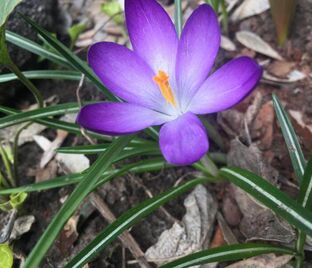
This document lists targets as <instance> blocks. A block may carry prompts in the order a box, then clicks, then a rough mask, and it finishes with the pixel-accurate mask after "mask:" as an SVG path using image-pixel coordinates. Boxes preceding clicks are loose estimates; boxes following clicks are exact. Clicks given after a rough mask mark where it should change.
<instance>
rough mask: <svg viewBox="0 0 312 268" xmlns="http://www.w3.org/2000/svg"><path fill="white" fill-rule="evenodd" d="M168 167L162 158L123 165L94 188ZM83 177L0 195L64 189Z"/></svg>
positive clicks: (19, 189) (51, 182)
mask: <svg viewBox="0 0 312 268" xmlns="http://www.w3.org/2000/svg"><path fill="white" fill-rule="evenodd" d="M166 167H170V165H169V164H167V163H166V162H165V161H164V159H163V158H152V159H148V160H142V161H139V162H136V163H132V164H127V165H124V166H123V167H122V168H120V169H113V170H107V171H105V172H104V173H103V174H102V175H101V177H100V179H99V181H98V182H97V183H96V185H95V188H96V187H98V186H100V185H101V184H103V183H104V182H106V181H108V180H110V179H112V178H115V177H118V176H122V175H124V174H126V173H127V172H131V173H144V172H151V171H158V170H161V169H163V168H166ZM84 176H85V172H84V173H77V174H70V175H65V176H60V177H57V178H54V179H51V180H48V181H43V182H38V183H34V184H28V185H25V186H20V187H16V188H9V189H0V195H7V194H13V193H20V192H25V193H26V192H27V193H29V192H38V191H44V190H51V189H54V188H58V187H64V186H67V185H71V184H76V183H79V182H80V181H81V180H82V179H83V178H84Z"/></svg>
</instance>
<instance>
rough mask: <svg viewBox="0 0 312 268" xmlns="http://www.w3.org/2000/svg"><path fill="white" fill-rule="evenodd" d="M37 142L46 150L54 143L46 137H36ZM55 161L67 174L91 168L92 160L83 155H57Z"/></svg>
mask: <svg viewBox="0 0 312 268" xmlns="http://www.w3.org/2000/svg"><path fill="white" fill-rule="evenodd" d="M34 140H35V142H36V143H37V144H38V145H39V146H40V147H41V148H42V149H43V150H44V151H48V150H50V148H51V144H52V142H51V141H49V140H48V139H47V138H46V137H44V136H38V135H37V136H35V137H34ZM55 159H56V160H57V161H58V163H59V164H60V166H61V168H62V171H65V172H66V173H79V172H82V171H84V170H86V169H87V168H89V167H90V160H89V159H88V158H87V157H86V156H85V155H82V154H60V153H57V154H55Z"/></svg>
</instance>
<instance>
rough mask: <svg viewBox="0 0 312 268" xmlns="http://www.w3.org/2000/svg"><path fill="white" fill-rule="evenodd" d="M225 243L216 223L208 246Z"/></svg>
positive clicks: (214, 246)
mask: <svg viewBox="0 0 312 268" xmlns="http://www.w3.org/2000/svg"><path fill="white" fill-rule="evenodd" d="M224 244H225V240H224V236H223V232H222V229H221V227H220V225H219V224H218V225H217V228H216V231H215V233H214V236H213V238H212V241H211V243H210V246H209V248H217V247H220V246H223V245H224Z"/></svg>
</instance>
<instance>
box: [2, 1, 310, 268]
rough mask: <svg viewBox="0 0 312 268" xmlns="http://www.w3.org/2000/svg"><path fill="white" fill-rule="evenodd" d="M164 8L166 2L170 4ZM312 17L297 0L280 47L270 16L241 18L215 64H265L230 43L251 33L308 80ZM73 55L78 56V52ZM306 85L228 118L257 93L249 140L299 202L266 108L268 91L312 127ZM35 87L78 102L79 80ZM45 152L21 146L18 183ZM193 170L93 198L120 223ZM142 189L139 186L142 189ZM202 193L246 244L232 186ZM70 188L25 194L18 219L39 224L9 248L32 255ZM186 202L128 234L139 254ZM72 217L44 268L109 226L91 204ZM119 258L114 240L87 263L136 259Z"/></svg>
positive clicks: (288, 87) (305, 142) (301, 131)
mask: <svg viewBox="0 0 312 268" xmlns="http://www.w3.org/2000/svg"><path fill="white" fill-rule="evenodd" d="M60 2H61V4H60V8H64V6H65V5H64V6H63V4H64V3H63V2H64V1H60ZM65 2H66V1H65ZM78 2H80V1H78ZM81 2H83V1H81ZM164 2H165V3H166V4H170V2H172V1H164ZM192 2H196V1H192ZM193 5H194V3H193ZM169 8H170V7H169ZM80 10H82V9H80ZM311 14H312V1H311V0H302V1H298V7H297V13H296V16H295V20H294V23H293V26H292V28H293V29H292V33H291V36H290V38H289V40H288V41H287V44H286V45H285V46H284V47H278V46H277V44H276V37H275V29H274V24H273V22H272V18H271V15H270V12H269V11H266V12H264V13H262V14H260V15H257V16H253V17H251V18H247V19H244V20H243V21H240V22H238V23H233V22H231V23H230V25H229V26H230V27H229V35H228V36H229V37H230V38H231V39H232V40H233V41H234V42H235V44H236V45H237V47H238V50H237V51H236V52H228V51H225V50H222V49H221V50H220V53H219V55H218V59H217V61H216V66H220V65H221V64H223V63H224V62H226V61H227V60H229V59H231V58H233V57H234V56H236V55H243V54H248V55H251V56H253V57H255V58H256V59H257V60H258V61H262V60H264V59H266V58H265V57H264V56H262V55H260V54H255V53H254V52H252V51H250V50H248V49H246V48H244V47H243V46H242V45H240V44H239V43H238V42H237V41H236V40H235V38H234V37H235V32H236V31H238V30H250V31H252V32H255V33H256V34H258V35H259V36H261V37H262V38H263V39H264V40H265V41H266V42H268V43H269V44H270V45H271V46H272V47H273V48H274V49H276V50H277V51H278V52H279V53H280V54H281V55H282V57H283V58H284V59H285V60H286V61H287V62H292V63H293V69H297V70H300V71H302V72H304V73H306V74H311V72H312V70H311V66H312V35H311V27H312V17H311ZM79 16H81V14H79ZM75 19H76V18H75V17H73V18H72V20H73V21H75ZM89 19H90V18H89ZM59 28H61V27H59ZM62 34H63V33H61V35H62ZM64 39H66V38H64ZM75 49H77V50H80V49H81V48H75ZM85 51H86V50H85V49H82V50H81V52H80V54H79V55H80V56H81V57H82V58H85ZM274 62H275V61H270V63H269V65H268V66H266V67H265V68H268V69H269V68H270V66H271V65H273V64H274ZM42 66H44V67H49V65H48V63H46V62H45V63H43V65H41V66H40V67H42ZM271 67H272V66H271ZM272 68H273V67H272ZM311 79H312V78H311V76H307V78H306V79H304V80H302V81H299V82H295V83H289V84H275V85H270V84H267V83H261V84H260V85H259V86H258V88H257V89H256V90H255V91H254V93H253V94H252V95H251V96H249V97H248V98H246V99H245V100H244V102H243V103H241V104H240V105H238V106H237V107H235V108H234V109H233V110H232V115H233V114H234V111H236V112H240V113H242V114H245V113H246V112H247V110H248V108H249V107H250V106H251V105H252V104H253V102H254V100H255V98H256V94H257V93H260V94H261V104H260V108H259V113H258V114H257V115H256V116H255V119H254V120H253V121H252V122H251V125H250V126H252V128H251V137H252V142H253V143H255V144H257V146H258V147H259V150H260V152H261V154H262V157H263V159H265V161H266V162H267V164H268V165H269V166H270V167H272V168H274V169H275V170H277V171H278V178H277V179H278V181H277V184H278V185H280V187H281V189H282V190H284V191H285V192H287V193H288V194H289V195H291V196H296V194H297V191H298V190H297V187H296V184H297V181H296V178H295V175H294V172H293V170H292V167H291V162H290V159H289V157H288V152H287V148H286V146H285V143H284V140H283V137H282V134H281V131H280V128H279V126H278V124H277V122H276V118H275V117H274V113H273V110H272V107H271V106H270V100H271V95H272V93H275V94H277V96H278V97H279V98H280V99H281V101H282V102H283V104H284V105H285V107H286V110H296V111H299V112H300V113H302V114H303V118H304V123H305V124H306V125H309V124H312V108H311V102H312V86H311ZM35 83H36V85H37V86H38V88H39V89H40V91H41V92H42V93H43V95H44V97H45V98H48V97H51V96H52V95H56V96H57V98H58V100H59V102H60V103H64V102H70V101H76V88H77V84H78V82H68V81H55V80H49V81H36V82H35ZM14 85H15V84H14ZM80 97H81V99H82V100H83V101H87V100H100V99H103V95H102V94H101V93H100V92H99V91H98V90H97V89H96V88H95V87H94V86H93V85H92V84H90V83H85V84H84V86H83V88H82V89H81V95H80ZM32 103H33V99H32V97H31V95H30V94H29V93H28V92H27V90H25V89H24V88H22V87H21V88H20V89H19V90H18V94H16V95H15V96H14V98H6V99H5V100H4V101H3V103H2V104H4V105H9V106H11V107H15V108H19V109H22V108H27V107H29V105H30V104H32ZM268 103H269V104H268ZM216 118H217V117H216V116H211V117H209V119H210V120H212V121H213V122H214V123H216V121H217V120H216ZM225 118H226V117H225ZM292 122H293V123H294V125H295V129H296V131H297V134H298V136H299V139H300V143H301V145H302V148H303V151H304V154H305V156H306V157H307V158H308V157H309V155H310V154H311V152H312V133H311V131H309V130H308V129H307V128H306V127H302V126H300V124H298V122H296V120H294V119H293V118H292ZM256 124H257V125H256ZM234 127H235V126H234ZM240 127H241V126H240V125H236V128H237V129H239V128H240ZM269 128H272V129H271V130H272V131H270V132H268V129H269ZM218 129H219V130H220V134H221V136H222V139H223V142H224V144H225V145H226V146H225V147H226V148H225V152H227V151H228V150H229V149H230V142H231V140H232V139H233V136H231V135H230V134H229V133H228V131H226V129H224V127H223V125H218ZM257 131H258V132H257ZM259 131H260V132H259ZM261 131H262V132H261ZM259 133H260V134H259ZM43 135H44V136H46V137H48V138H50V139H53V138H54V137H55V135H56V133H55V131H53V130H45V131H44V133H43ZM238 136H239V135H238ZM264 136H265V138H264ZM73 143H75V144H87V141H86V140H85V139H84V138H81V137H80V138H75V137H73V136H69V137H68V138H67V139H66V141H65V143H64V146H70V145H72V144H73ZM259 144H260V145H259ZM42 153H43V152H42V150H41V149H40V148H39V147H38V146H37V145H36V144H35V143H34V142H31V143H26V144H24V145H22V146H21V147H20V148H19V163H20V164H19V170H18V172H19V177H20V180H21V184H30V183H33V182H34V180H35V174H36V170H37V169H38V165H39V162H40V159H41V156H42ZM90 160H91V161H94V157H90ZM192 171H193V170H192V169H191V168H186V167H185V168H175V169H166V170H163V171H161V172H155V173H145V174H143V175H140V176H137V175H133V174H128V175H127V176H123V177H119V178H116V179H115V180H114V181H112V182H111V183H108V184H106V185H105V186H103V187H100V188H99V189H98V194H99V195H100V196H101V197H102V198H103V200H104V201H105V202H106V204H107V205H108V206H109V208H110V209H111V210H112V212H113V213H114V215H115V216H116V217H118V216H119V215H120V214H121V213H123V212H125V211H126V210H128V209H129V208H131V207H133V206H134V205H136V204H138V203H140V202H142V201H143V200H145V199H147V198H148V196H147V194H146V191H145V189H148V190H149V191H150V192H151V193H152V194H153V195H157V194H159V193H161V192H164V191H166V190H167V189H169V188H171V187H172V186H173V185H174V184H175V182H176V181H177V180H179V179H181V177H184V181H186V180H188V179H190V178H191V176H189V175H187V174H190V173H191V172H192ZM58 175H62V174H58ZM267 179H269V178H267ZM142 185H144V187H145V189H144V187H142ZM207 188H208V190H209V191H210V192H211V193H213V195H214V196H215V198H216V200H217V201H218V203H219V208H220V209H219V210H220V212H222V213H223V215H224V218H225V220H226V222H227V224H228V225H229V226H231V228H232V229H233V232H234V234H235V235H236V237H237V239H238V240H239V241H244V240H245V238H244V236H243V235H242V232H241V230H240V227H239V226H240V222H241V220H242V213H241V212H240V210H239V206H238V205H237V203H236V201H235V198H234V194H233V190H232V188H231V187H230V185H229V184H228V183H226V182H220V183H217V184H209V185H207ZM72 189H73V187H72V186H69V187H64V188H62V189H61V190H60V189H55V190H51V191H44V192H40V193H31V194H30V195H29V197H28V199H27V201H26V203H25V206H24V207H23V209H22V210H21V211H20V215H29V214H31V215H34V216H35V218H36V221H35V223H34V225H33V226H32V228H31V231H30V232H28V233H26V234H24V235H23V236H22V237H21V238H20V239H19V240H17V241H16V242H15V243H14V249H15V250H16V251H18V252H20V253H21V254H22V255H25V256H26V255H27V254H28V253H29V252H30V251H31V249H32V248H33V246H34V245H35V243H36V241H37V240H38V239H39V237H40V235H41V234H42V232H43V231H44V230H45V228H46V226H47V225H48V224H49V222H50V221H51V219H52V218H53V216H54V215H55V214H56V212H57V211H58V210H59V208H60V207H61V205H62V203H61V200H63V199H64V198H66V196H68V194H70V192H71V191H72ZM185 196H186V194H185V195H183V196H181V197H179V198H177V199H175V200H174V201H172V202H169V203H168V204H166V205H165V206H164V207H165V209H166V210H167V211H168V212H169V214H170V215H171V217H168V216H167V215H166V214H164V213H163V211H161V210H158V211H156V212H155V213H153V214H152V215H151V216H149V217H147V218H146V219H144V220H143V221H141V222H140V223H139V224H137V225H135V226H134V227H133V228H132V229H131V234H132V235H133V237H134V238H135V240H136V241H137V243H138V244H139V246H140V247H141V249H142V251H143V252H144V251H145V250H146V249H147V248H149V247H150V246H151V245H153V244H155V243H156V242H157V240H158V238H159V236H160V234H161V233H162V232H163V231H164V230H166V229H168V228H170V227H171V226H172V224H173V220H172V219H179V220H180V219H181V218H182V217H183V215H184V213H185V209H184V206H183V200H184V198H185ZM77 214H80V215H81V217H80V220H79V221H78V224H77V233H75V232H73V233H70V235H68V233H66V232H65V231H63V232H62V233H61V235H60V236H59V238H58V240H57V241H56V242H55V243H54V245H53V247H52V248H51V250H50V251H49V253H48V255H47V257H46V259H45V260H44V262H43V263H42V265H41V267H63V266H64V264H65V263H66V262H67V261H68V260H69V259H70V258H71V257H72V256H74V255H75V254H77V253H78V252H79V251H80V250H81V249H82V248H84V247H85V246H86V245H87V244H88V243H89V242H90V241H91V240H92V239H93V238H94V237H95V236H96V234H98V233H99V232H100V231H101V230H103V228H104V227H105V226H107V225H108V223H107V222H106V221H105V220H104V219H103V218H102V217H101V215H100V214H99V212H97V211H96V210H95V209H94V208H93V207H92V206H91V204H90V200H88V199H87V200H85V202H84V203H83V204H82V205H81V206H80V209H79V212H77ZM216 226H217V224H216ZM216 226H215V227H214V228H215V229H216V230H217V231H216V233H217V232H218V235H220V229H218V228H217V227H216ZM122 252H123V246H122V244H121V242H120V241H119V240H116V241H115V242H114V243H112V244H111V245H110V246H109V247H108V248H107V249H106V250H105V251H104V252H103V253H102V254H101V255H100V256H99V257H98V258H97V259H96V260H94V261H93V262H91V263H90V264H89V267H123V266H122V265H123V264H124V262H125V263H127V262H128V261H131V260H133V256H132V254H131V253H130V252H129V251H126V256H125V259H123V257H122ZM307 257H308V259H307V261H308V262H311V253H308V254H307ZM307 265H308V264H307ZM16 267H17V266H16ZM127 267H128V265H127ZM129 267H139V266H138V265H137V264H132V265H129ZM307 267H308V266H307Z"/></svg>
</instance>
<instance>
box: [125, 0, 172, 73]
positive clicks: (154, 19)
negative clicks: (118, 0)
mask: <svg viewBox="0 0 312 268" xmlns="http://www.w3.org/2000/svg"><path fill="white" fill-rule="evenodd" d="M125 14H126V24H127V28H128V32H129V37H130V40H131V43H132V46H133V49H134V51H135V52H136V53H137V54H138V55H139V56H140V57H141V58H142V59H143V60H144V61H145V62H147V63H148V64H149V65H150V66H151V68H152V69H153V70H154V72H155V73H158V71H159V70H162V71H164V72H166V73H168V74H169V75H171V74H172V73H173V72H174V66H175V58H176V52H177V47H178V37H177V33H176V31H175V28H174V25H173V23H172V21H171V19H170V17H169V16H168V14H167V13H166V11H165V10H164V9H163V8H162V6H161V5H160V4H159V3H157V1H156V0H125Z"/></svg>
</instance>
